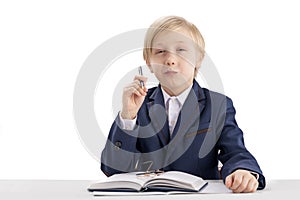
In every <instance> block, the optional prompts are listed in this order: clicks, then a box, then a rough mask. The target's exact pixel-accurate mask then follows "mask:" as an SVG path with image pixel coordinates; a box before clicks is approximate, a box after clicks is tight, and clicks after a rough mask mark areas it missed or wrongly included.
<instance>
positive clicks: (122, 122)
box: [119, 114, 136, 131]
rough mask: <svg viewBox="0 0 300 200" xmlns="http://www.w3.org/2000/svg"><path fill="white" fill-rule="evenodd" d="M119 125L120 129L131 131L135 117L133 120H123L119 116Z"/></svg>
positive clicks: (134, 123)
mask: <svg viewBox="0 0 300 200" xmlns="http://www.w3.org/2000/svg"><path fill="white" fill-rule="evenodd" d="M119 119H120V125H121V128H122V129H125V130H130V131H132V130H133V129H134V127H135V125H136V117H135V118H134V119H123V118H122V117H121V115H120V114H119Z"/></svg>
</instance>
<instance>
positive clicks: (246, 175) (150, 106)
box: [101, 16, 265, 192]
mask: <svg viewBox="0 0 300 200" xmlns="http://www.w3.org/2000/svg"><path fill="white" fill-rule="evenodd" d="M204 47H205V44H204V40H203V38H202V35H201V33H200V32H199V30H198V29H197V28H196V27H195V26H194V25H193V24H191V23H190V22H188V21H186V20H185V19H183V18H181V17H177V16H168V17H163V18H160V19H158V20H157V21H155V22H154V23H153V24H152V25H151V26H150V28H149V29H148V31H147V33H146V37H145V43H144V50H143V56H144V59H145V61H146V64H147V66H148V67H149V69H150V71H151V72H152V73H154V75H155V76H156V78H157V79H158V80H159V85H158V87H154V88H150V89H149V90H148V89H147V88H146V87H145V86H144V83H146V81H147V78H146V77H144V76H142V75H137V76H135V78H134V81H133V82H132V83H131V84H129V85H127V86H126V87H125V88H124V90H123V97H122V110H121V111H120V113H119V115H118V116H117V117H116V120H115V121H114V123H113V125H112V127H111V130H110V133H109V136H108V140H107V143H106V146H105V148H104V150H103V152H102V156H101V169H102V171H103V172H104V173H105V174H106V175H107V176H110V175H112V174H115V173H122V172H130V171H140V170H164V171H169V170H177V171H184V172H187V173H190V174H194V175H197V176H200V177H202V178H204V179H220V178H222V179H223V181H224V183H225V185H226V186H227V187H228V188H229V189H231V190H232V191H233V192H254V191H256V190H257V189H263V188H264V187H265V178H264V176H263V174H262V171H261V170H260V167H259V165H258V163H257V161H256V160H255V158H254V157H253V156H252V155H251V154H250V152H249V151H248V150H247V149H246V148H245V146H244V140H243V133H242V131H241V130H240V129H239V127H238V125H237V123H236V121H235V109H234V107H233V104H232V101H231V99H230V98H228V97H226V96H224V95H222V94H219V93H216V92H212V91H209V90H207V89H205V88H201V87H200V86H199V84H198V83H197V81H196V80H195V77H196V75H197V72H198V69H199V68H200V65H201V62H202V60H203V57H204V53H205V52H204ZM219 161H220V162H221V163H222V164H223V166H222V169H221V171H219V170H218V162H219Z"/></svg>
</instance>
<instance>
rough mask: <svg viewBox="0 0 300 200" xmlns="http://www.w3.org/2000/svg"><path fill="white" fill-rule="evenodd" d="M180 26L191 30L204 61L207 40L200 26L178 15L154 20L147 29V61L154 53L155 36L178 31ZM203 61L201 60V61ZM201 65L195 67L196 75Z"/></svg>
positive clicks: (145, 45)
mask: <svg viewBox="0 0 300 200" xmlns="http://www.w3.org/2000/svg"><path fill="white" fill-rule="evenodd" d="M180 28H185V29H186V30H187V31H189V33H190V36H191V39H192V40H193V42H194V43H195V46H196V48H197V49H198V50H199V56H200V57H199V59H200V61H202V59H203V57H204V54H205V51H204V48H205V42H204V39H203V37H202V35H201V33H200V31H199V30H198V28H197V27H196V26H195V25H194V24H192V23H190V22H189V21H187V20H186V19H184V18H182V17H178V16H166V17H161V18H159V19H157V20H156V21H154V22H153V24H151V25H150V27H149V29H148V30H147V33H146V36H145V39H144V49H143V57H144V60H145V61H149V60H150V55H151V53H152V46H153V40H154V38H155V37H156V36H157V35H158V34H160V33H162V32H164V31H166V30H171V31H176V30H178V29H180ZM200 63H201V62H200ZM199 67H200V66H196V68H195V76H196V75H197V72H198V69H199Z"/></svg>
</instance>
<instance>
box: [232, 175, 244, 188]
mask: <svg viewBox="0 0 300 200" xmlns="http://www.w3.org/2000/svg"><path fill="white" fill-rule="evenodd" d="M242 181H243V176H241V175H239V174H234V176H233V180H232V185H231V188H230V189H232V190H236V189H237V188H238V187H239V186H240V185H241V183H242Z"/></svg>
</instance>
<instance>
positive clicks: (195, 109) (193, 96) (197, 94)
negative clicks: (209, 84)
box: [171, 81, 205, 139]
mask: <svg viewBox="0 0 300 200" xmlns="http://www.w3.org/2000/svg"><path fill="white" fill-rule="evenodd" d="M204 107H205V95H204V91H203V89H202V88H201V87H200V86H199V84H198V83H197V82H196V81H194V83H193V87H192V89H191V91H190V93H189V95H188V97H187V99H186V100H185V103H184V104H183V106H182V109H181V111H180V113H179V116H178V119H177V122H176V125H175V128H174V131H173V134H172V137H171V139H173V138H174V137H175V136H176V134H177V132H178V130H180V131H181V132H183V135H185V134H186V133H187V131H188V130H189V129H190V128H191V126H192V125H193V124H194V122H195V121H196V120H198V121H199V119H200V116H201V113H202V111H203V109H204ZM182 114H183V115H184V116H183V118H182Z"/></svg>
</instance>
